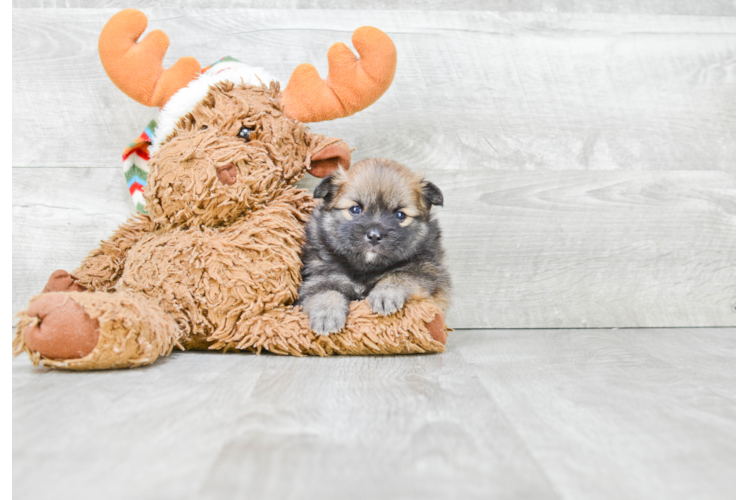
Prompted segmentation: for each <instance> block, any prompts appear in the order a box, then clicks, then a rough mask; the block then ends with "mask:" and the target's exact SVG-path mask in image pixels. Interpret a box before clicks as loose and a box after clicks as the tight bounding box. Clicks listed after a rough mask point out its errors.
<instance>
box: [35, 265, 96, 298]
mask: <svg viewBox="0 0 748 500" xmlns="http://www.w3.org/2000/svg"><path fill="white" fill-rule="evenodd" d="M85 291H86V289H85V288H84V287H82V286H80V285H79V284H78V283H77V282H76V281H75V278H73V277H72V276H71V275H70V273H69V272H67V271H63V270H62V269H58V270H57V271H55V272H53V273H52V274H51V275H50V276H49V279H48V280H47V284H46V285H45V286H44V290H42V293H48V292H85Z"/></svg>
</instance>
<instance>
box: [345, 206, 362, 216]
mask: <svg viewBox="0 0 748 500" xmlns="http://www.w3.org/2000/svg"><path fill="white" fill-rule="evenodd" d="M348 211H349V212H350V213H351V214H353V215H358V214H360V213H361V207H359V206H358V205H353V206H352V207H351V208H349V209H348Z"/></svg>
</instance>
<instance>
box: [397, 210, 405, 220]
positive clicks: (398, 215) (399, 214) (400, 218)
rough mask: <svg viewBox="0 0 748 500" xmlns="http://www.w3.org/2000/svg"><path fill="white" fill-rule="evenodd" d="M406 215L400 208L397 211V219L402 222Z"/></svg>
mask: <svg viewBox="0 0 748 500" xmlns="http://www.w3.org/2000/svg"><path fill="white" fill-rule="evenodd" d="M406 217H407V215H405V212H402V211H400V210H398V211H397V212H395V219H397V220H399V221H400V222H402V221H404V220H405V218H406Z"/></svg>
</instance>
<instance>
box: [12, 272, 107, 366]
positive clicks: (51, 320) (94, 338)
mask: <svg viewBox="0 0 748 500" xmlns="http://www.w3.org/2000/svg"><path fill="white" fill-rule="evenodd" d="M50 280H51V278H50ZM26 314H27V315H28V316H30V317H31V318H32V319H34V322H33V323H32V324H31V325H29V326H27V327H26V329H25V330H24V334H23V337H24V338H23V340H24V342H25V343H26V345H27V346H28V347H29V348H30V349H32V350H34V351H37V352H39V353H40V354H41V355H42V356H44V357H47V358H50V359H77V358H82V357H84V356H86V355H88V354H89V353H91V351H93V350H94V348H95V347H96V344H97V343H98V341H99V322H98V321H97V320H95V319H91V317H90V316H89V315H88V314H86V312H85V311H84V310H83V308H82V307H81V306H80V305H78V304H77V303H76V302H75V301H73V299H71V298H70V297H69V296H67V295H59V294H51V295H42V296H40V297H39V298H38V299H36V300H34V301H33V302H32V303H31V304H30V306H29V309H28V311H26Z"/></svg>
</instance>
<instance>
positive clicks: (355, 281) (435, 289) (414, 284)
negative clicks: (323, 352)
mask: <svg viewBox="0 0 748 500" xmlns="http://www.w3.org/2000/svg"><path fill="white" fill-rule="evenodd" d="M314 197H315V198H321V203H320V204H319V205H317V207H316V208H315V209H314V212H313V214H312V217H311V220H310V221H309V222H308V223H307V226H306V244H305V246H304V249H303V251H302V254H301V260H302V262H303V268H302V271H301V276H302V280H303V281H302V284H301V287H300V288H299V300H298V301H297V304H300V305H301V306H302V308H303V310H304V311H305V312H306V313H307V314H308V315H309V323H310V325H311V328H312V331H313V332H315V333H316V334H318V335H329V334H331V333H335V332H339V331H340V330H341V329H342V328H343V327H344V326H345V321H346V318H347V317H348V304H349V302H350V301H352V300H364V299H367V298H368V301H369V306H370V307H371V310H372V311H373V312H375V313H377V314H381V315H385V316H386V315H389V314H393V313H395V312H397V311H399V310H400V309H402V307H403V305H404V304H405V302H406V301H407V300H408V299H410V298H431V299H433V300H434V301H435V302H436V304H438V305H439V306H440V307H441V308H442V309H446V308H447V305H448V300H449V290H450V279H449V275H448V274H447V271H446V269H445V268H444V265H443V262H442V261H443V257H444V251H443V250H442V247H441V231H440V230H439V225H438V223H437V221H436V219H434V218H433V217H432V214H431V207H432V206H433V205H437V206H442V203H443V199H442V193H441V191H440V190H439V188H438V187H436V186H435V185H433V184H432V183H430V182H427V181H425V180H423V178H422V177H420V176H417V175H415V174H414V173H413V172H411V171H410V170H408V169H407V168H405V167H404V166H402V165H400V164H399V163H396V162H394V161H391V160H386V159H381V158H370V159H367V160H363V161H360V162H358V163H356V164H355V165H354V166H353V167H351V168H350V170H348V171H344V170H342V169H339V170H338V171H336V172H334V173H332V174H330V175H329V176H327V177H325V179H324V180H323V181H322V182H321V183H320V184H319V185H318V186H317V188H316V189H315V190H314Z"/></svg>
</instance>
